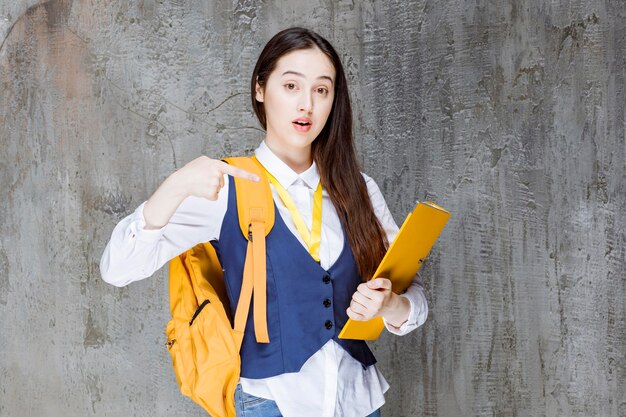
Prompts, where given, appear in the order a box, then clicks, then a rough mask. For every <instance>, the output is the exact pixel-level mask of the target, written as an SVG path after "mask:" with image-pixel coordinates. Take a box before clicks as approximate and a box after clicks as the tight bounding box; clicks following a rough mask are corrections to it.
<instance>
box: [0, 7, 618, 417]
mask: <svg viewBox="0 0 626 417" xmlns="http://www.w3.org/2000/svg"><path fill="white" fill-rule="evenodd" d="M122 3H125V2H122ZM512 3H513V4H512ZM31 6H32V7H31ZM625 14H626V7H624V2H623V1H617V0H604V1H600V0H598V1H591V0H561V1H533V0H521V1H515V2H503V1H494V2H487V1H481V0H478V1H476V2H466V1H450V2H436V1H423V0H420V1H402V2H386V1H385V2H383V1H377V2H371V1H369V2H352V1H340V2H331V1H305V0H302V1H293V2H289V3H277V2H263V1H252V0H249V1H218V2H209V1H174V0H145V1H137V2H131V4H118V2H116V1H107V2H101V1H91V2H89V1H74V2H71V1H69V0H65V1H50V2H46V3H42V4H36V2H34V1H16V2H11V1H6V0H3V1H0V35H1V38H0V39H2V41H1V43H0V45H1V46H0V83H1V85H0V189H1V190H2V198H1V199H0V219H1V221H0V317H1V320H0V335H1V338H0V416H3V417H4V416H6V417H21V416H59V417H60V416H63V417H74V416H75V417H84V416H131V415H132V416H165V415H167V416H170V417H174V416H201V415H203V413H202V412H201V410H200V409H199V408H198V407H196V406H195V405H194V404H193V403H191V402H190V401H189V400H187V399H186V398H184V397H182V396H181V395H180V393H179V392H178V389H177V386H176V382H175V379H174V375H173V372H172V369H171V364H170V358H169V356H168V352H167V350H166V348H165V346H164V344H163V343H164V325H165V322H166V321H167V319H168V305H167V281H166V269H162V270H161V271H159V272H158V273H156V274H155V275H154V276H153V277H152V278H150V279H146V280H144V281H141V282H138V283H134V284H132V285H130V286H128V287H125V288H123V289H118V288H115V287H113V286H109V285H107V284H105V283H104V282H102V281H101V279H100V275H99V270H98V262H99V259H100V255H101V254H102V250H103V248H104V245H105V244H106V241H107V240H108V238H109V236H110V233H111V231H112V229H113V227H114V225H115V224H116V223H117V221H119V220H120V219H121V218H122V217H123V216H125V215H126V214H128V213H130V212H131V211H132V210H133V209H134V208H135V207H136V206H137V205H138V204H140V203H141V202H142V201H144V200H145V199H146V198H148V197H149V195H150V194H151V193H152V192H153V191H154V190H155V189H156V187H157V186H158V184H160V182H161V181H162V180H163V179H164V178H166V176H168V175H169V174H170V173H171V172H173V171H174V170H175V169H177V168H179V167H181V166H182V165H184V163H186V162H188V161H189V160H191V159H193V158H194V157H196V156H198V155H199V154H201V153H204V154H207V155H210V156H214V157H218V156H226V155H233V154H238V153H243V152H248V151H250V150H251V149H253V148H254V147H255V146H256V145H257V143H258V142H259V141H260V140H261V139H262V136H263V132H262V131H261V129H260V127H259V125H258V123H257V121H256V120H255V118H254V117H253V114H252V112H251V109H250V105H249V96H248V83H249V77H250V74H251V72H252V69H253V66H254V63H255V60H256V57H257V56H258V53H259V52H260V48H261V47H262V46H263V45H264V44H265V42H267V40H268V39H269V38H270V37H271V36H272V35H273V34H274V33H276V32H277V31H278V30H280V29H282V28H284V27H287V26H291V25H305V26H307V27H310V28H312V29H314V30H317V31H319V32H320V33H321V34H322V35H324V36H326V37H327V38H328V39H329V40H331V42H333V44H334V45H335V46H336V48H337V49H338V51H339V52H340V55H341V57H342V59H343V62H344V65H345V68H346V71H347V74H348V76H349V81H350V87H351V93H352V96H353V105H354V112H355V114H354V116H355V121H356V125H355V128H356V132H355V135H356V142H357V146H358V150H359V155H360V157H361V161H362V164H363V170H364V171H365V172H367V173H368V174H369V175H371V176H372V177H373V178H374V179H375V180H376V181H377V182H378V183H379V184H380V186H381V189H382V190H383V193H384V195H385V196H386V198H387V201H388V204H389V206H390V208H391V210H392V212H393V214H394V216H395V218H396V221H397V222H398V223H400V222H401V221H402V220H403V219H404V216H405V215H406V213H407V212H408V210H409V209H410V208H411V207H412V205H413V204H414V200H416V199H420V200H423V199H433V200H435V201H436V202H438V203H439V204H441V205H442V206H444V207H445V208H447V209H449V210H450V211H451V212H452V213H453V215H452V219H451V220H450V222H449V224H448V226H447V228H446V229H445V231H444V233H443V235H442V236H441V239H440V240H439V241H438V243H437V244H436V246H435V248H434V250H433V252H432V253H431V255H430V258H429V260H428V262H427V264H426V265H425V266H424V269H423V276H424V278H425V286H426V289H427V293H428V297H429V301H430V306H431V312H430V317H429V320H428V321H427V323H426V324H425V325H424V326H423V327H422V328H420V329H418V330H417V331H415V332H413V333H411V334H410V335H407V336H405V337H396V336H393V335H390V334H387V333H385V334H384V335H383V336H382V337H381V338H380V340H378V341H377V342H375V343H372V345H371V346H372V348H373V349H374V350H375V353H376V355H377V357H378V359H379V365H380V367H381V369H382V371H383V373H384V374H385V376H386V377H387V379H388V380H389V382H390V384H391V390H390V391H389V392H388V394H387V404H386V405H385V406H384V407H383V415H384V416H387V417H389V416H394V417H399V416H418V415H419V416H422V415H424V416H625V415H626V398H625V395H624V393H625V392H626V382H625V380H626V371H625V366H626V363H625V356H624V355H625V350H626V349H625V346H626V324H625V320H624V316H625V313H626V311H625V310H626V308H625V299H626V282H625V280H626V266H625V260H626V259H625V258H626V249H625V246H626V235H625V231H626V226H625V224H624V223H625V222H624V220H626V174H625V172H626V141H625V137H624V130H625V126H626V125H625V103H626V91H625V84H624V78H625V76H626V72H625V69H624V68H625V64H626V56H625V53H626V19H625Z"/></svg>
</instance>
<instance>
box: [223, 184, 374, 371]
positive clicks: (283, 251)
mask: <svg viewBox="0 0 626 417" xmlns="http://www.w3.org/2000/svg"><path fill="white" fill-rule="evenodd" d="M228 180H229V189H228V206H227V211H226V215H225V217H224V221H223V223H222V228H221V231H220V239H219V241H212V242H211V244H212V245H213V247H215V250H216V252H217V255H218V258H219V260H220V263H221V264H222V268H223V270H224V279H225V281H226V290H227V293H228V298H229V300H230V306H231V317H234V316H235V309H236V308H237V301H238V300H239V293H240V292H241V282H242V276H243V264H244V261H245V258H246V246H247V243H248V241H247V240H246V239H245V238H244V236H243V235H242V234H241V229H240V228H239V216H238V214H237V197H236V191H235V183H234V180H233V177H231V176H229V177H228ZM274 210H275V212H276V216H275V217H276V220H275V223H274V227H273V228H272V230H271V232H270V233H269V234H268V235H267V237H266V248H267V327H268V333H269V338H270V343H257V342H256V337H255V334H254V317H253V314H254V313H253V305H251V306H250V313H249V315H248V320H247V322H246V329H245V333H244V338H243V344H242V346H241V352H240V354H241V376H242V377H244V378H256V379H258V378H267V377H271V376H274V375H279V374H283V373H286V372H298V371H299V370H300V369H301V368H302V365H304V363H305V362H306V361H307V359H309V358H310V357H311V356H312V355H313V354H314V353H315V352H317V351H318V350H319V349H320V348H321V347H322V346H323V345H324V344H325V343H326V342H328V340H330V339H334V340H335V341H336V342H337V343H339V344H340V345H341V346H342V347H343V348H344V349H345V350H346V351H347V352H348V353H349V354H350V355H351V356H352V357H354V358H355V359H357V360H358V361H359V362H361V363H362V364H363V366H364V367H365V366H369V365H372V364H374V363H376V358H375V357H374V355H373V354H372V352H371V350H370V349H369V347H368V346H367V344H366V342H365V341H363V340H350V339H339V338H338V337H337V336H338V335H339V332H340V331H341V329H342V328H343V326H344V324H345V323H346V321H347V320H348V315H347V314H346V310H347V308H348V306H349V304H350V300H351V299H352V294H353V293H354V292H355V291H356V288H357V286H358V285H359V284H360V283H361V277H360V276H359V273H358V270H357V266H356V262H355V261H354V256H353V254H352V249H351V248H350V245H349V243H348V239H347V238H345V237H344V247H343V250H342V252H341V255H340V256H339V258H338V259H337V261H335V263H334V264H333V265H332V266H331V267H330V268H329V269H328V271H326V270H325V269H323V268H322V267H321V266H320V265H319V264H318V263H317V262H315V260H314V259H313V258H312V257H311V255H310V254H309V252H308V251H307V250H306V249H305V248H304V246H302V244H301V243H300V241H298V239H297V238H296V237H295V236H294V235H293V233H291V231H290V230H289V228H288V227H287V225H286V224H285V223H284V221H283V219H282V217H281V216H280V214H279V212H278V208H276V203H274ZM253 303H254V301H253ZM231 324H232V323H231Z"/></svg>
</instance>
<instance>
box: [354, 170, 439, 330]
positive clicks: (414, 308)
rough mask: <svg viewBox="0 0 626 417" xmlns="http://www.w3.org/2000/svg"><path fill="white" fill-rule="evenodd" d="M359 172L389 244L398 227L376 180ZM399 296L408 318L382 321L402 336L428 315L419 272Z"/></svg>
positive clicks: (419, 324)
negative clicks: (408, 307)
mask: <svg viewBox="0 0 626 417" xmlns="http://www.w3.org/2000/svg"><path fill="white" fill-rule="evenodd" d="M361 174H362V175H363V178H365V183H366V185H367V191H368V193H369V196H370V200H371V201H372V206H373V207H374V214H376V217H378V220H379V221H380V223H381V225H382V227H383V230H384V231H385V233H386V234H387V239H388V240H389V244H391V242H393V239H394V238H395V237H396V235H397V234H398V231H399V230H400V228H399V227H398V225H397V224H396V222H395V220H394V219H393V216H392V215H391V212H390V211H389V207H388V206H387V202H386V201H385V198H384V197H383V194H382V193H381V191H380V188H379V187H378V184H376V182H375V181H374V180H373V179H372V178H370V177H369V176H367V175H366V174H364V173H361ZM400 296H401V297H406V298H407V299H408V300H409V303H410V304H411V310H410V313H409V318H408V320H407V321H406V322H404V324H402V326H400V327H395V326H393V325H392V324H389V323H387V321H386V320H385V319H384V318H383V323H385V328H386V329H387V330H388V331H389V332H391V333H393V334H396V335H398V336H403V335H405V334H407V333H409V332H411V331H412V330H414V329H416V328H418V327H419V326H421V325H422V324H424V322H425V321H426V317H428V301H427V300H426V295H425V294H424V287H423V286H422V283H421V279H420V276H419V273H417V274H416V275H415V276H414V277H413V281H412V282H411V285H409V287H408V288H407V289H406V291H405V292H403V293H402V294H400Z"/></svg>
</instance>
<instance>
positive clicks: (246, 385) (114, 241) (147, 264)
mask: <svg viewBox="0 0 626 417" xmlns="http://www.w3.org/2000/svg"><path fill="white" fill-rule="evenodd" d="M255 155H256V157H257V159H258V160H259V162H260V163H261V164H262V165H263V166H264V167H265V168H266V169H267V170H268V171H269V172H270V173H271V174H272V175H273V176H274V177H275V178H276V179H277V180H278V181H279V182H280V184H281V185H282V186H283V187H284V188H285V189H286V190H287V192H288V193H289V195H290V196H291V198H292V199H293V202H294V204H295V205H296V207H297V209H298V211H299V212H300V214H301V215H302V218H303V220H304V221H305V223H306V224H307V227H308V228H309V230H310V229H311V222H312V212H313V211H312V210H313V193H314V191H315V189H316V188H317V184H318V183H319V181H320V176H319V172H318V170H317V166H316V164H315V162H313V164H312V165H311V167H309V168H308V169H307V170H306V171H304V172H302V173H300V174H298V173H296V172H295V171H293V170H292V169H291V168H290V167H289V166H288V165H287V164H285V163H284V162H283V161H282V160H281V159H280V158H278V156H276V155H275V154H274V153H273V152H272V151H271V150H270V148H269V147H268V146H267V145H266V143H265V141H263V142H261V144H260V145H259V147H258V148H257V149H256V150H255ZM362 175H363V177H364V178H365V181H366V184H367V190H368V193H369V196H370V199H371V201H372V205H373V207H374V212H375V214H376V216H377V217H378V219H379V220H380V222H381V224H382V226H383V229H384V231H385V233H386V234H387V238H388V239H389V242H392V241H393V239H394V237H395V236H396V234H397V232H398V226H397V224H396V223H395V221H394V220H393V217H392V216H391V213H390V212H389V209H388V207H387V204H386V202H385V199H384V198H383V196H382V194H381V192H380V189H379V188H378V186H377V185H376V183H375V182H374V180H372V179H371V178H370V177H369V176H367V175H365V174H363V173H362ZM228 188H229V181H228V178H227V176H225V178H224V187H223V188H222V189H221V190H220V192H219V193H218V198H217V200H215V201H211V200H208V199H206V198H199V197H194V196H190V197H187V198H186V199H185V200H183V202H182V203H181V204H180V205H179V207H178V208H177V209H176V211H175V213H174V214H173V215H172V217H171V218H170V220H169V222H168V223H167V224H166V225H165V226H163V227H162V228H160V229H151V230H146V229H144V226H145V219H144V217H143V207H144V205H145V202H143V203H142V204H141V205H139V207H137V208H136V209H135V211H134V212H133V213H131V214H130V215H128V216H127V217H125V218H124V219H122V220H121V221H120V222H119V223H118V224H117V225H116V226H115V228H114V230H113V232H112V234H111V240H110V241H109V242H108V244H107V246H106V248H105V250H104V253H103V254H102V259H101V261H100V271H101V274H102V278H103V279H104V281H106V282H108V283H110V284H113V285H116V286H120V287H121V286H125V285H127V284H129V283H130V282H132V281H137V280H140V279H143V278H146V277H149V276H151V275H152V274H153V273H154V272H155V271H156V270H158V269H159V268H161V267H162V266H163V265H164V264H165V263H167V262H168V261H169V260H170V259H172V258H173V257H175V256H177V255H179V254H180V253H182V252H184V251H185V250H187V249H189V248H191V247H193V246H195V245H196V244H198V243H201V242H207V241H210V240H219V237H220V236H219V234H220V229H221V226H222V221H223V219H224V215H225V213H226V208H227V203H228V193H229V190H228ZM271 189H272V193H273V197H274V201H275V203H276V206H277V207H278V211H279V213H280V216H281V217H282V219H283V221H284V222H285V224H286V225H287V227H288V228H289V230H290V231H291V232H292V233H293V234H294V235H295V236H296V238H297V239H298V241H299V242H300V243H301V244H302V245H303V246H304V247H305V248H307V246H306V244H305V242H304V241H303V240H302V237H301V236H300V233H298V231H297V229H296V226H295V224H294V222H293V220H292V218H291V215H290V213H289V210H288V209H287V207H285V205H284V204H283V202H282V200H281V199H280V197H279V195H278V193H277V192H276V190H275V189H274V186H273V185H272V186H271ZM343 239H344V235H343V231H342V227H341V222H340V220H339V217H338V215H337V212H336V210H335V207H334V206H333V204H332V201H331V200H330V197H329V195H328V193H327V192H326V190H325V189H324V190H323V191H322V233H321V241H320V252H319V255H320V266H321V267H322V268H324V269H329V268H330V267H331V266H332V265H333V263H334V262H335V261H336V260H337V258H338V257H339V255H340V253H341V249H342V248H343V244H344V243H343ZM307 250H308V248H307ZM401 296H402V297H406V298H407V299H408V300H409V302H410V305H411V308H410V313H409V318H408V320H407V321H406V322H405V323H404V324H403V325H402V326H401V327H399V328H397V327H394V326H392V325H391V324H389V323H387V321H386V320H385V319H384V318H383V322H384V324H385V328H386V329H387V330H388V331H389V332H391V333H394V334H397V335H404V334H407V333H408V332H410V331H412V330H414V329H415V328H417V327H419V326H420V325H422V324H423V323H424V321H426V316H427V315H428V305H427V302H426V297H425V295H424V290H423V288H422V285H421V283H420V281H419V276H418V275H416V276H415V278H414V279H413V282H412V283H411V285H410V286H409V288H408V289H407V290H406V292H405V293H403V294H401ZM241 385H242V388H243V390H244V391H245V392H247V393H249V394H252V395H255V396H257V397H263V398H270V399H272V400H274V401H276V403H277V405H278V408H279V409H280V411H281V414H282V415H283V416H285V417H320V416H322V417H332V416H342V417H364V416H367V415H369V414H371V413H372V412H374V411H375V410H376V409H378V408H379V407H381V406H382V405H383V404H384V403H385V397H384V393H385V392H386V391H387V390H388V389H389V384H388V383H387V381H386V380H385V378H384V377H383V375H382V373H381V372H380V371H379V370H378V368H377V367H376V365H375V364H374V365H371V366H369V367H366V368H364V367H363V366H362V365H361V363H360V362H359V361H357V360H356V359H354V358H353V357H352V356H350V354H349V353H348V352H346V351H345V350H344V349H343V348H342V347H341V345H339V344H338V343H337V342H335V341H334V340H332V339H331V340H329V341H328V342H327V343H326V344H325V345H324V346H322V348H321V349H320V350H319V351H317V352H316V353H315V354H314V355H313V356H311V357H310V358H309V359H308V360H307V361H306V362H305V363H304V365H303V366H302V369H300V371H299V372H293V373H284V374H280V375H276V376H272V377H269V378H262V379H250V378H241Z"/></svg>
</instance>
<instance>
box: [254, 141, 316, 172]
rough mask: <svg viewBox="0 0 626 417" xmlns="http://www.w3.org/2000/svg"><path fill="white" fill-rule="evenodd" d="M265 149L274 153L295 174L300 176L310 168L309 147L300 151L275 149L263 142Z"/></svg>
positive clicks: (273, 146)
mask: <svg viewBox="0 0 626 417" xmlns="http://www.w3.org/2000/svg"><path fill="white" fill-rule="evenodd" d="M265 143H266V144H267V147H268V148H270V149H271V150H272V152H274V154H275V155H276V156H278V157H279V158H280V160H281V161H283V162H284V163H285V164H287V166H289V168H291V169H293V170H294V172H296V173H297V174H301V173H303V172H304V171H306V170H307V169H309V168H310V167H311V164H313V158H312V156H311V146H308V147H306V148H301V149H277V148H278V147H277V146H275V145H274V144H272V143H271V141H268V140H267V138H266V140H265Z"/></svg>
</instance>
